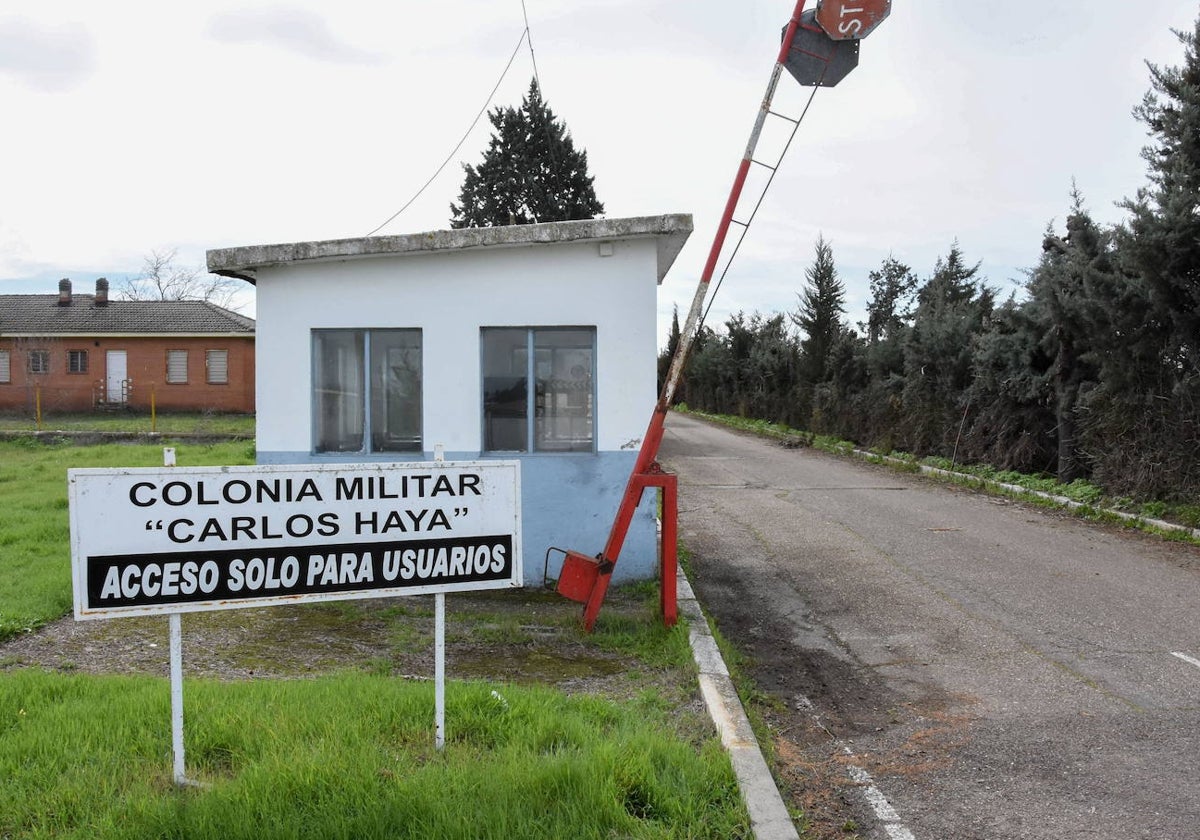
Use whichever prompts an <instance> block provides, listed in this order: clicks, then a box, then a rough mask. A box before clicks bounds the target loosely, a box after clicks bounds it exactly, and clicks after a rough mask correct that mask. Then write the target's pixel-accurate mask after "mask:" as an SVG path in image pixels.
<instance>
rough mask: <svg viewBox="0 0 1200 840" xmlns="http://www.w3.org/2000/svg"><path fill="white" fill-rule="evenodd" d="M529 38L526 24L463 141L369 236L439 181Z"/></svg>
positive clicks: (381, 228) (389, 222) (535, 73)
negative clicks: (402, 204) (419, 187)
mask: <svg viewBox="0 0 1200 840" xmlns="http://www.w3.org/2000/svg"><path fill="white" fill-rule="evenodd" d="M524 6H525V3H524V0H522V2H521V7H522V8H524ZM528 37H529V26H528V24H526V26H525V29H524V31H522V32H521V37H520V38H518V39H517V45H516V46H515V47H513V51H512V55H510V56H509V57H508V63H507V64H506V65H504V71H503V72H502V73H501V74H500V78H499V79H497V80H496V84H495V86H494V87H493V88H492V92H491V93H489V94H488V97H487V100H486V101H485V102H484V103H483V107H482V108H480V109H479V113H478V114H476V115H475V119H473V120H471V125H470V127H469V128H468V129H467V130H466V133H465V134H463V136H462V139H461V140H459V141H458V143H457V144H456V145H455V146H454V148H453V149H452V150H451V151H450V154H449V155H447V156H446V159H445V160H444V161H442V165H441V166H439V167H438V168H437V171H436V172H434V173H433V175H431V176H430V177H429V180H428V181H426V182H425V183H424V185H422V187H421V189H419V190H417V192H416V194H415V195H414V196H413V197H412V198H410V199H409V200H408V201H407V202H405V204H404V206H403V207H401V208H400V209H399V210H397V211H396V212H395V213H393V214H392V215H391V216H388V218H387V219H386V220H385V221H384V222H383V224H381V225H379V227H377V228H375V229H374V230H372V231H371V232H370V233H368V234H367V236H374V235H375V234H376V233H378V232H379V231H381V230H383V229H384V228H385V227H387V226H388V225H389V224H391V223H392V222H393V221H394V220H395V219H396V217H397V216H399V215H400V214H401V213H403V212H404V211H405V210H407V209H408V208H409V207H410V206H411V205H412V203H413V202H414V201H416V200H417V199H418V198H420V197H421V194H422V193H424V192H425V190H426V189H428V187H429V185H430V184H432V183H433V182H434V181H435V180H437V177H438V175H441V174H442V170H443V169H445V168H446V164H448V163H449V162H450V161H451V160H453V159H454V156H455V155H456V154H458V150H459V149H461V148H462V145H463V143H465V142H467V138H468V137H470V136H471V132H472V131H474V130H475V126H476V125H478V124H479V118H480V117H482V116H483V115H484V114H485V113H486V112H487V109H488V106H489V105H491V104H492V97H494V96H495V95H496V91H498V90H499V89H500V85H501V84H502V83H503V82H504V77H505V76H507V75H508V71H509V70H510V69H512V65H513V61H515V60H516V58H517V53H518V52H520V50H521V44H523V43H525V40H526V39H527V38H528ZM530 50H531V53H532V46H531V47H530ZM534 75H535V77H536V75H537V69H536V66H535V69H534ZM539 87H540V85H539Z"/></svg>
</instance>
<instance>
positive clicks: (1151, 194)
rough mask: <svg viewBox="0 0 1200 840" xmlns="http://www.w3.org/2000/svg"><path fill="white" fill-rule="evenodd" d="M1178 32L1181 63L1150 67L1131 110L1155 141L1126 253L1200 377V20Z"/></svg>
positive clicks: (1134, 203)
mask: <svg viewBox="0 0 1200 840" xmlns="http://www.w3.org/2000/svg"><path fill="white" fill-rule="evenodd" d="M1175 34H1176V36H1177V37H1178V38H1179V40H1180V42H1181V43H1182V44H1183V47H1184V62H1183V65H1182V66H1180V67H1166V68H1163V67H1158V66H1156V65H1154V64H1150V63H1149V62H1147V66H1148V67H1149V68H1150V85H1151V89H1150V90H1149V91H1147V93H1146V95H1145V97H1144V98H1143V100H1142V104H1141V105H1140V106H1138V107H1137V108H1135V109H1134V115H1135V116H1136V117H1137V118H1138V119H1139V120H1140V121H1142V122H1143V123H1145V125H1146V127H1147V128H1148V129H1149V131H1150V134H1151V137H1152V144H1151V145H1149V146H1147V147H1146V148H1145V149H1143V150H1142V157H1143V158H1144V159H1145V160H1146V162H1147V163H1148V164H1149V173H1148V174H1149V179H1150V184H1149V185H1148V186H1147V187H1144V188H1142V189H1141V190H1139V191H1138V193H1137V196H1136V198H1134V199H1132V200H1127V201H1126V202H1125V203H1124V206H1125V207H1126V208H1127V209H1128V210H1129V211H1130V213H1131V218H1130V220H1129V234H1130V236H1129V238H1128V241H1127V243H1126V244H1127V246H1128V247H1127V249H1126V253H1127V255H1128V257H1129V258H1130V260H1131V263H1132V265H1133V266H1134V267H1135V268H1136V270H1137V271H1138V272H1139V273H1140V274H1141V275H1142V277H1143V278H1144V279H1145V280H1146V282H1147V284H1148V285H1149V287H1150V289H1151V291H1152V292H1153V295H1154V297H1155V302H1156V303H1157V304H1158V306H1160V307H1161V308H1162V310H1163V311H1164V313H1165V315H1166V318H1167V319H1168V320H1169V322H1170V323H1171V324H1172V325H1173V333H1174V335H1173V338H1174V340H1175V342H1176V344H1177V348H1171V349H1172V350H1175V351H1176V352H1177V353H1178V354H1179V355H1178V361H1179V363H1180V364H1182V365H1183V366H1184V367H1185V368H1186V369H1187V370H1188V371H1189V372H1190V373H1191V374H1197V375H1200V54H1198V52H1197V48H1198V42H1200V20H1197V22H1196V25H1195V28H1194V29H1193V31H1192V32H1181V31H1176V32H1175Z"/></svg>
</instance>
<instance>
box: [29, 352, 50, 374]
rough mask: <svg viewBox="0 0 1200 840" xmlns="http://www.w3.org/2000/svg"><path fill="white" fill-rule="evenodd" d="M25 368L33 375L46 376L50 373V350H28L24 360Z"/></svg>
mask: <svg viewBox="0 0 1200 840" xmlns="http://www.w3.org/2000/svg"><path fill="white" fill-rule="evenodd" d="M35 359H38V360H40V361H36V362H35V361H34V360H35ZM25 365H26V368H25V369H26V370H27V371H29V373H30V374H31V375H33V376H47V375H49V373H50V351H49V350H30V351H29V355H28V356H27V357H26V361H25Z"/></svg>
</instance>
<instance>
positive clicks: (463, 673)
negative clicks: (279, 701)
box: [0, 587, 699, 708]
mask: <svg viewBox="0 0 1200 840" xmlns="http://www.w3.org/2000/svg"><path fill="white" fill-rule="evenodd" d="M654 597H656V596H653V595H652V596H650V597H647V594H646V590H645V588H640V589H638V588H635V589H626V588H622V587H615V588H613V589H612V590H610V593H609V597H608V599H607V601H606V603H605V606H604V610H603V612H602V613H601V618H600V624H599V626H598V628H597V633H596V634H587V633H584V632H583V630H582V628H581V627H580V620H579V619H580V613H581V608H580V606H579V605H578V604H575V603H573V602H571V601H567V600H565V599H563V598H561V597H560V596H558V595H556V594H554V593H548V592H542V591H539V590H523V591H520V592H508V591H503V592H472V593H464V594H454V595H448V596H447V598H446V673H447V676H448V677H449V678H451V679H482V680H490V681H495V682H510V683H541V684H545V685H551V686H555V687H558V688H560V689H561V690H564V691H567V692H569V693H588V694H597V695H602V696H608V697H612V698H616V699H623V698H628V697H632V696H634V695H636V694H638V693H639V692H641V691H644V690H648V689H658V690H660V691H662V692H663V694H664V696H666V697H669V698H678V699H679V701H680V702H681V703H683V704H685V705H692V706H694V707H695V708H699V705H698V703H697V702H696V701H695V700H694V698H692V696H691V695H692V694H694V689H693V688H692V687H691V686H690V683H691V682H692V680H691V677H690V673H688V672H687V671H685V670H679V669H671V668H664V667H661V666H658V665H655V664H650V663H647V662H645V661H643V660H642V659H641V658H639V657H637V656H635V655H633V654H630V653H628V652H624V651H622V650H620V649H619V646H618V645H614V644H612V643H611V642H610V640H609V639H608V637H607V636H606V634H605V627H606V626H607V625H609V624H611V625H615V626H618V627H627V626H628V623H629V622H634V623H637V624H648V623H653V622H656V621H657V618H656V617H655V615H654V610H653V606H652V604H653V600H652V599H653V598H654ZM182 626H183V660H184V673H185V675H186V676H188V677H213V678H217V679H223V680H239V679H284V678H297V677H300V678H303V677H309V676H315V675H318V674H323V673H329V672H331V671H345V670H360V671H369V672H373V673H387V674H393V675H397V676H403V677H409V678H413V679H432V677H433V667H434V659H433V639H434V600H433V598H432V597H431V596H425V597H413V598H398V599H391V600H364V601H336V602H324V603H318V604H307V605H301V606H284V607H271V608H265V609H245V610H226V611H221V612H209V613H188V614H186V615H184V616H183V617H182ZM168 645H169V641H168V632H167V619H166V618H165V617H153V618H126V619H113V620H109V621H83V622H76V621H75V620H74V619H73V618H71V617H67V618H63V619H60V620H58V621H55V622H52V623H51V624H48V625H46V626H45V627H43V628H42V629H41V630H39V631H38V632H36V633H30V634H28V635H25V636H20V637H17V638H15V639H12V640H10V641H8V642H7V643H4V644H2V645H0V667H6V668H13V667H43V668H49V669H54V670H60V671H75V672H81V673H94V674H153V675H160V676H166V675H167V674H168V671H169V661H168V656H169V650H168Z"/></svg>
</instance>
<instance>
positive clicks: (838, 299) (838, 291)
mask: <svg viewBox="0 0 1200 840" xmlns="http://www.w3.org/2000/svg"><path fill="white" fill-rule="evenodd" d="M804 278H805V280H806V281H807V283H806V285H805V287H804V290H803V291H802V292H801V293H800V294H799V295H798V297H799V299H800V302H799V307H798V308H797V310H796V311H795V312H794V313H791V315H790V317H791V319H792V323H794V324H795V325H796V326H797V327H799V328H800V329H801V330H802V331H803V332H804V336H805V337H804V338H803V339H802V340H801V342H800V365H801V371H802V373H803V375H804V378H805V379H806V380H807V381H808V382H809V383H810V384H813V385H815V384H816V383H818V382H822V381H824V380H825V377H826V373H827V371H828V367H829V357H830V354H831V353H832V351H833V345H834V343H835V342H836V341H837V339H838V336H839V335H840V334H841V333H842V331H843V330H844V329H845V324H843V323H842V315H843V314H844V313H845V311H846V305H845V299H846V288H845V286H844V285H843V284H842V281H841V278H839V277H838V273H837V268H836V266H835V265H834V262H833V247H832V246H831V245H830V244H829V243H828V242H826V241H825V237H824V236H818V237H817V245H816V258H815V259H814V260H813V264H812V265H811V266H809V267H808V268H807V269H805V271H804Z"/></svg>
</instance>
